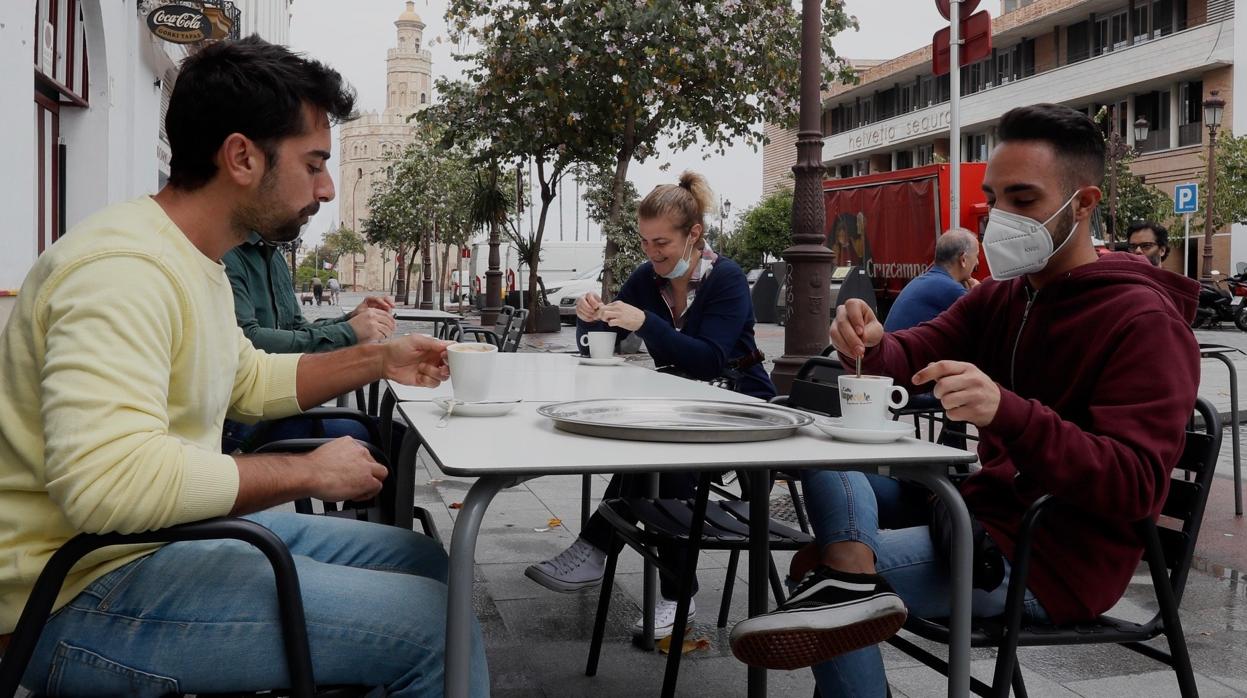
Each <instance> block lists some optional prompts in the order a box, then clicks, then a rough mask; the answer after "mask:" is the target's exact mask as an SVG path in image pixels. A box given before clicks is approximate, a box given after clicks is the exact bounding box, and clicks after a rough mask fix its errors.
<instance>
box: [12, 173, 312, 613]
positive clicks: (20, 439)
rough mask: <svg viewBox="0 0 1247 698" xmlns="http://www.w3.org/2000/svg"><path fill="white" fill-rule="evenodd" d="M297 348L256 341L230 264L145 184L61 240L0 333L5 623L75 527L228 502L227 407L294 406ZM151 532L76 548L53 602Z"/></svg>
mask: <svg viewBox="0 0 1247 698" xmlns="http://www.w3.org/2000/svg"><path fill="white" fill-rule="evenodd" d="M298 361H299V357H298V355H296V354H287V355H270V354H265V353H263V352H260V351H257V350H255V349H254V348H253V347H252V346H251V343H250V342H249V341H247V339H246V338H245V337H244V336H243V334H242V331H241V330H239V328H238V326H237V325H236V324H235V322H234V302H233V294H232V292H231V290H230V284H229V280H228V279H227V278H226V275H225V268H224V266H222V265H221V264H220V263H219V262H217V261H214V260H211V259H208V258H207V257H205V256H204V255H203V253H201V252H200V251H199V250H198V249H197V248H196V247H195V246H194V245H192V244H191V243H190V241H189V240H188V239H187V238H186V236H185V235H183V234H182V232H181V231H180V230H179V229H178V227H177V226H176V225H175V224H174V223H173V221H171V220H170V219H169V217H168V216H167V215H165V213H164V210H163V209H161V208H160V206H159V205H158V204H157V203H156V202H155V201H154V200H152V199H151V198H150V197H146V196H145V197H142V198H139V199H136V200H133V201H128V202H125V203H121V204H117V205H114V206H111V207H109V208H107V209H105V210H103V211H101V212H99V213H97V214H95V215H94V216H92V217H91V218H88V219H87V220H85V221H83V222H82V223H81V224H79V225H77V226H75V227H74V228H73V229H72V230H71V231H70V232H69V233H68V234H67V235H66V236H65V237H64V238H62V239H61V240H59V241H57V243H56V244H55V245H53V246H52V247H51V248H50V249H49V250H48V251H47V252H46V253H44V255H43V256H42V257H40V258H39V260H38V261H37V262H36V263H35V265H34V267H33V268H32V269H31V270H30V273H29V274H28V275H27V277H26V281H25V283H23V285H22V289H21V292H20V293H19V295H18V304H17V307H16V308H14V310H13V313H12V315H11V316H10V318H9V321H8V324H7V325H6V326H5V328H4V331H3V333H2V334H0V633H7V632H11V631H12V630H13V627H14V626H15V625H16V624H17V617H18V615H19V614H20V613H21V609H22V605H23V604H25V602H26V598H27V596H29V594H30V589H31V587H32V586H33V584H34V580H35V578H36V577H37V576H38V575H39V572H40V570H42V569H43V566H44V564H45V563H46V562H47V560H48V558H49V557H51V555H52V553H53V552H55V551H56V549H57V548H59V547H60V546H61V545H62V544H64V543H65V541H67V540H69V539H70V538H71V537H73V536H74V535H76V534H77V533H80V532H92V533H103V532H109V531H119V532H122V533H130V532H135V531H143V530H149V529H156V528H163V527H166V526H171V525H174V524H179V523H185V522H188V521H196V520H199V519H204V518H208V517H212V516H221V515H224V514H227V513H229V511H230V509H231V508H232V507H233V505H234V500H235V497H236V496H237V494H238V468H237V465H236V464H235V462H234V460H233V458H231V457H230V456H226V455H222V454H221V428H222V423H223V420H224V418H225V416H226V412H227V410H228V411H229V412H230V415H231V416H232V417H234V418H236V419H241V420H244V421H255V420H256V419H260V418H271V417H279V416H285V415H289V414H296V413H298V411H299V407H298V402H297V400H296V399H295V374H296V369H297V365H298ZM155 548H156V546H141V547H129V548H108V549H105V550H101V551H98V552H96V553H95V554H92V555H90V556H89V557H87V558H86V559H84V560H83V561H82V562H81V563H79V565H78V567H76V568H75V570H74V572H72V573H71V574H70V576H69V579H68V580H67V583H66V585H65V588H64V589H63V590H62V591H61V595H60V597H59V598H58V599H57V604H56V606H57V608H59V607H60V606H61V605H63V604H64V603H66V602H67V601H69V599H71V598H73V597H74V596H75V595H77V594H78V593H79V592H81V591H82V590H83V589H84V588H85V587H86V586H87V585H88V584H90V583H91V581H93V580H95V579H96V578H98V577H100V576H101V575H103V574H105V573H107V572H109V571H111V570H113V569H115V568H117V567H120V566H121V565H123V564H126V563H127V562H130V561H132V560H135V559H137V558H139V557H141V556H142V555H145V554H147V553H150V552H151V551H153V550H154V549H155Z"/></svg>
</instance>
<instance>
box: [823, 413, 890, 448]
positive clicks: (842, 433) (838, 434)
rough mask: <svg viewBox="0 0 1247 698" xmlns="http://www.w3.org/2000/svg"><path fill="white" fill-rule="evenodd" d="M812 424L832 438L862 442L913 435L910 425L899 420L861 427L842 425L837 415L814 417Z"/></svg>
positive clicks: (873, 442) (888, 439)
mask: <svg viewBox="0 0 1247 698" xmlns="http://www.w3.org/2000/svg"><path fill="white" fill-rule="evenodd" d="M814 426H816V427H818V428H819V429H821V430H822V431H823V433H824V434H827V435H828V436H830V437H832V438H834V439H840V440H841V441H853V442H856V443H862V444H886V443H892V442H893V441H897V440H899V439H903V438H905V437H906V436H913V435H914V429H913V427H912V426H910V425H908V424H902V423H900V422H884V426H881V427H879V428H877V429H862V428H861V427H846V426H844V425H843V424H842V423H841V422H840V418H839V417H817V418H815V419H814Z"/></svg>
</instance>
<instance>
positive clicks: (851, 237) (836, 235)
mask: <svg viewBox="0 0 1247 698" xmlns="http://www.w3.org/2000/svg"><path fill="white" fill-rule="evenodd" d="M985 169H986V165H985V164H984V163H965V164H963V165H962V166H961V187H960V188H961V196H960V201H959V207H960V209H961V211H960V213H961V216H960V217H961V221H960V224H961V227H963V228H966V229H968V230H970V231H971V232H974V233H975V234H977V235H978V236H979V239H980V240H982V234H983V229H984V227H985V226H986V224H987V213H988V206H987V198H986V196H985V195H984V193H983V189H982V186H983V172H984V170H985ZM950 174H951V171H950V166H949V165H947V164H936V165H926V166H923V167H913V168H908V169H904V170H895V171H893V172H881V173H878V174H871V175H864V176H860V177H849V178H844V179H829V180H825V181H824V182H823V196H824V201H825V204H826V215H827V218H826V244H827V247H828V248H829V249H831V251H832V254H833V255H834V256H835V257H834V262H833V268H834V271H833V273H832V279H833V293H834V292H835V291H836V290H837V287H838V284H837V283H836V281H837V280H843V279H844V278H846V277H847V276H848V272H849V270H850V269H852V268H853V267H859V268H860V269H862V270H864V271H865V274H866V277H867V278H868V279H869V282H870V285H871V287H872V288H873V289H874V292H875V300H876V305H877V306H878V308H879V317H880V319H882V318H884V317H886V316H887V311H888V309H889V308H891V307H892V303H893V302H894V301H895V300H896V297H897V295H899V294H900V292H901V289H902V288H904V287H905V284H907V283H909V281H910V279H913V278H914V277H916V276H919V275H921V274H922V273H924V272H925V271H926V270H927V269H928V268H929V267H930V266H931V262H932V260H934V258H935V240H936V238H938V237H939V236H940V233H942V232H943V231H945V230H947V229H948V227H949V225H950V222H949V221H950V215H949V213H950V208H949V192H950V186H951V181H950V180H951V177H950V176H949V175H950ZM981 255H982V252H981V250H980V260H979V269H978V271H977V272H976V274H975V276H976V277H979V278H983V277H985V276H987V274H988V271H987V264H986V262H985V261H983V259H982V258H981Z"/></svg>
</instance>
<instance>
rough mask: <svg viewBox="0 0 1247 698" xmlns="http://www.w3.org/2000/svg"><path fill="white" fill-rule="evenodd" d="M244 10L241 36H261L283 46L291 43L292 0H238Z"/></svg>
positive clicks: (239, 6)
mask: <svg viewBox="0 0 1247 698" xmlns="http://www.w3.org/2000/svg"><path fill="white" fill-rule="evenodd" d="M236 2H237V4H238V9H240V10H242V17H241V20H240V21H241V27H240V35H241V36H250V35H251V34H259V35H260V38H262V39H264V40H265V41H268V42H269V43H273V44H281V45H283V46H285V45H287V44H289V43H290V0H236Z"/></svg>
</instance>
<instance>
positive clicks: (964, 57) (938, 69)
mask: <svg viewBox="0 0 1247 698" xmlns="http://www.w3.org/2000/svg"><path fill="white" fill-rule="evenodd" d="M951 34H952V32H951V31H950V30H949V29H948V28H947V27H945V28H944V29H941V30H939V31H937V32H935V37H934V38H933V40H932V45H931V72H932V73H934V74H935V75H943V74H944V73H947V72H949V70H951V66H950V63H951V62H952V55H951V52H950V51H949V48H948V40H949V36H950V35H951ZM961 41H962V44H961V55H960V56H958V58H959V59H960V60H959V61H958V62H959V63H960V64H961V67H963V68H964V67H966V66H967V65H970V64H971V63H973V62H975V61H978V60H981V59H983V58H987V57H988V56H990V55H992V17H991V15H990V14H988V13H987V10H983V11H982V12H976V13H975V14H972V15H970V17H969V18H968V19H966V20H965V21H963V22H962V23H961Z"/></svg>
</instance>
